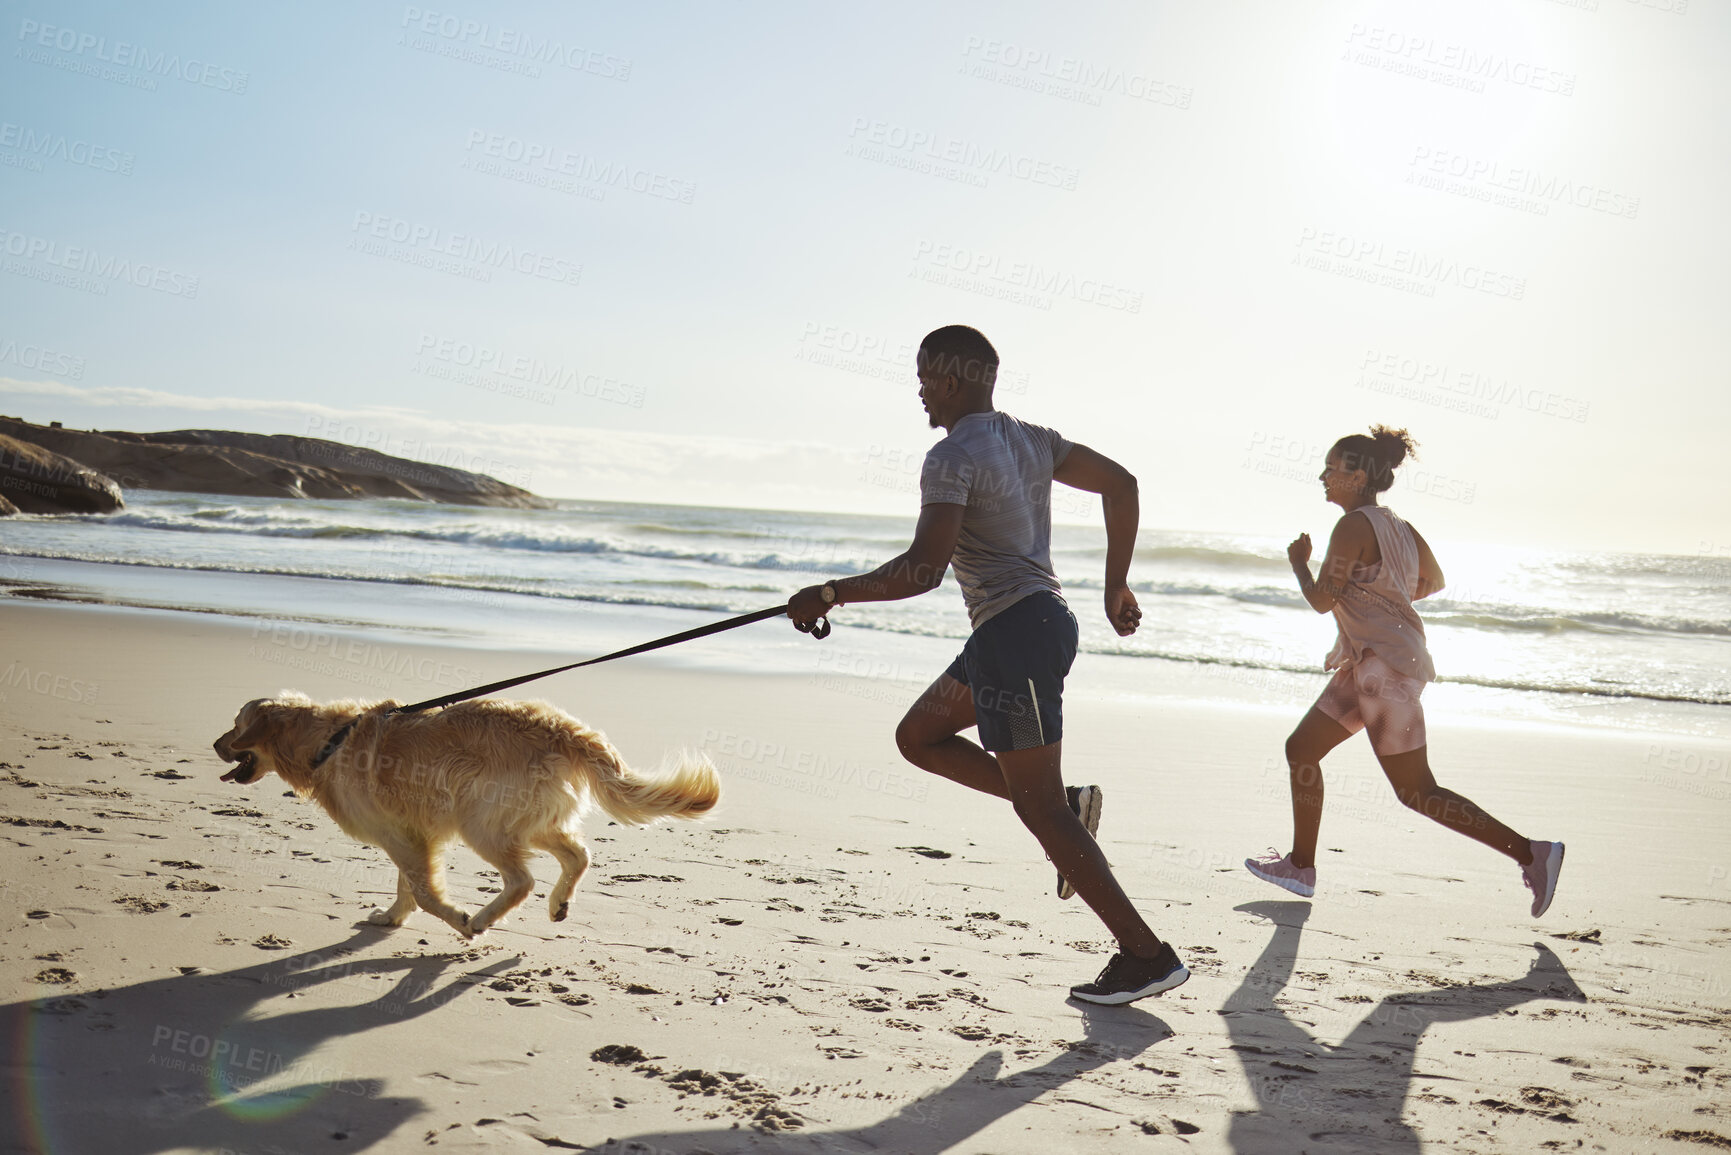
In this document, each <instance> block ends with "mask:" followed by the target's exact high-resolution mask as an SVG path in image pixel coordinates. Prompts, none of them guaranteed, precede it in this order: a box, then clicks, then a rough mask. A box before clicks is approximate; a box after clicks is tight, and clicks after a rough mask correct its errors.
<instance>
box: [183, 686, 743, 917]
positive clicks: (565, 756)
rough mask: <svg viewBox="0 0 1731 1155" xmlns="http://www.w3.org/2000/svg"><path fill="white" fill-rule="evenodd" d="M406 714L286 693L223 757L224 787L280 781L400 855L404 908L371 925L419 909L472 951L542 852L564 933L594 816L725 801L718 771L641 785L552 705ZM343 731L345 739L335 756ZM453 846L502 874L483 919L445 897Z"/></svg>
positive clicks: (699, 770)
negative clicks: (593, 809) (582, 824)
mask: <svg viewBox="0 0 1731 1155" xmlns="http://www.w3.org/2000/svg"><path fill="white" fill-rule="evenodd" d="M397 705H398V703H396V702H394V701H385V702H371V703H366V702H351V701H343V702H328V703H326V704H324V705H319V704H317V703H315V702H313V700H312V699H310V698H308V697H306V696H305V695H304V694H298V693H294V692H292V691H285V692H283V693H282V694H279V695H278V696H277V697H275V698H257V699H254V700H253V701H251V702H248V703H247V704H246V705H244V706H242V707H241V708H240V713H239V714H237V715H235V719H234V728H233V729H231V730H229V732H228V733H226V734H224V735H223V736H222V737H220V738H218V739H217V740H216V743H215V746H214V749H215V750H216V756H217V757H218V758H221V759H222V760H223V761H224V762H234V763H236V766H235V767H234V769H233V770H230V771H229V772H228V773H227V774H224V775H223V776H222V780H223V781H224V782H236V783H239V784H241V785H243V786H244V785H248V784H250V783H253V782H257V781H258V780H259V779H260V778H262V777H264V776H265V775H266V774H269V773H271V772H272V771H275V772H276V773H277V774H278V775H280V776H281V777H282V779H283V781H285V782H287V783H288V784H289V786H290V787H292V788H293V789H294V792H295V793H296V794H298V795H300V796H301V797H303V798H311V799H312V800H313V801H314V802H317V803H318V804H319V805H320V806H322V807H324V810H325V813H327V814H329V815H330V816H331V817H332V818H333V819H335V820H336V823H337V825H338V826H340V827H342V828H343V831H344V832H345V833H346V834H348V835H349V836H350V837H352V838H355V839H357V840H359V841H361V842H365V843H367V844H369V845H372V846H377V847H379V848H380V849H381V850H383V851H384V852H385V853H386V854H388V855H390V856H391V861H392V862H394V863H396V864H397V900H396V901H395V902H394V903H392V904H391V908H390V909H389V910H375V911H373V913H372V915H371V916H370V917H369V918H368V919H367V921H368V922H370V923H373V924H374V925H377V926H401V925H402V924H403V920H404V919H406V918H408V916H409V912H410V911H412V910H414V908H415V907H416V906H417V905H419V906H420V908H421V909H422V910H424V911H426V912H427V913H428V914H432V915H436V916H437V917H439V918H442V919H444V920H445V921H446V922H448V923H450V924H451V926H452V927H453V928H454V929H455V930H456V931H457V933H458V934H460V935H462V936H463V937H465V938H472V937H474V936H475V935H478V934H480V933H481V932H483V931H485V930H486V929H487V928H488V927H490V926H492V925H493V924H494V923H496V922H498V921H499V919H500V918H502V917H504V915H505V914H506V913H507V912H508V911H510V910H512V909H513V908H514V907H516V906H517V905H518V904H520V903H521V902H522V901H523V900H524V899H525V898H527V897H529V894H530V892H531V891H532V890H533V889H534V887H535V879H534V877H533V876H532V875H530V873H529V867H528V862H529V858H530V855H531V854H532V853H533V852H534V851H536V850H545V851H546V852H547V853H549V854H551V855H552V856H553V857H554V858H556V859H558V860H559V866H560V873H559V881H558V882H557V883H555V884H554V886H553V890H552V892H551V893H550V894H549V895H548V896H547V909H548V913H549V914H550V915H551V916H552V918H553V921H554V922H560V921H562V920H563V919H564V918H565V916H566V914H567V913H568V912H569V910H570V906H571V892H572V891H573V890H574V889H576V886H577V881H578V880H579V879H580V878H582V877H583V872H584V871H586V870H587V869H588V868H589V852H588V850H586V849H585V848H584V846H583V842H582V840H581V839H580V838H579V837H578V834H577V824H578V820H579V819H580V818H581V817H582V814H583V812H584V811H585V810H586V809H588V807H589V805H590V803H595V804H598V805H599V806H600V807H601V809H602V810H604V811H606V812H607V813H608V814H609V815H611V816H612V817H613V818H615V819H617V820H618V821H620V822H622V823H627V824H631V825H638V824H642V823H647V822H654V821H655V820H656V819H659V818H697V817H699V816H701V815H703V814H705V813H707V812H708V811H709V810H710V808H711V807H713V806H714V805H715V803H716V801H717V800H718V799H719V798H720V796H721V784H720V781H719V779H718V778H717V776H716V773H715V767H714V766H712V765H711V764H710V762H709V760H708V759H707V758H704V757H702V756H698V757H696V758H691V757H687V758H685V759H684V760H683V761H682V762H681V763H680V765H679V766H678V767H677V769H675V770H673V771H672V772H671V773H670V774H667V775H665V776H663V777H659V778H656V779H644V778H641V777H639V776H638V775H636V774H634V773H633V772H632V771H631V769H630V768H629V767H627V766H626V765H625V763H624V761H623V760H622V759H621V758H620V757H619V752H618V751H617V750H615V749H614V748H613V747H612V745H611V744H610V743H608V741H607V739H606V738H604V737H603V736H602V735H601V734H600V733H598V732H596V731H594V730H591V729H590V728H589V727H587V726H585V725H583V723H581V722H579V721H578V720H577V719H575V718H573V717H572V716H571V715H569V714H567V713H565V712H564V711H563V710H560V709H558V708H557V707H555V706H550V705H548V704H547V703H545V702H508V701H503V700H500V699H497V698H481V699H477V700H473V701H468V702H459V703H457V704H456V705H454V706H447V707H445V708H444V709H442V710H430V711H427V712H425V713H418V714H391V713H390V710H392V709H393V708H394V707H396V706H397ZM344 726H349V727H350V729H349V731H348V734H347V736H346V737H345V738H344V739H343V740H342V742H341V744H340V745H338V746H337V747H336V748H335V749H334V750H328V749H327V746H328V743H329V742H330V740H331V739H332V737H333V736H334V735H336V734H337V732H338V731H339V730H341V729H342V728H343V727H344ZM321 754H324V755H325V757H324V759H323V761H322V762H321V761H320V760H319V759H320V755H321ZM315 763H317V764H316V765H315ZM452 838H461V839H462V840H463V841H464V842H466V843H468V844H469V846H470V847H471V848H472V849H473V850H474V851H475V853H476V854H479V855H480V856H481V857H482V858H484V859H486V860H487V861H488V862H490V863H492V864H493V866H495V867H497V868H498V871H499V883H500V887H501V890H500V893H499V896H498V897H497V898H495V899H494V900H493V901H492V902H490V903H488V904H487V905H486V906H485V907H484V908H482V909H481V910H480V911H478V912H477V913H475V914H473V915H465V914H464V913H463V912H462V911H460V910H458V909H457V908H456V907H454V906H452V905H451V903H450V902H449V901H448V900H447V898H446V896H445V888H444V881H443V874H444V862H443V853H442V852H443V849H444V847H445V845H446V844H447V843H449V842H450V840H451V839H452Z"/></svg>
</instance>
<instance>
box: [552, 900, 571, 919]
mask: <svg viewBox="0 0 1731 1155" xmlns="http://www.w3.org/2000/svg"><path fill="white" fill-rule="evenodd" d="M570 913H571V904H570V903H569V902H562V903H560V904H559V909H558V910H555V911H554V912H553V921H554V922H564V921H565V917H566V916H567V915H569V914H570Z"/></svg>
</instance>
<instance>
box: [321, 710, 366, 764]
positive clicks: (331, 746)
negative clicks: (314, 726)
mask: <svg viewBox="0 0 1731 1155" xmlns="http://www.w3.org/2000/svg"><path fill="white" fill-rule="evenodd" d="M356 721H358V719H354V718H351V719H349V720H348V721H347V722H344V723H343V724H342V725H341V726H339V727H338V728H337V732H336V733H335V734H332V735H331V736H330V737H329V738H327V739H326V740H325V744H324V746H323V747H322V748H320V750H319V752H318V756H317V757H315V758H314V759H313V767H312V768H313V769H314V770H317V769H318V768H319V767H320V766H323V765H324V764H325V759H326V758H329V757H330V756H331V755H332V754H335V753H336V752H337V747H338V746H341V745H342V744H343V739H344V738H347V737H348V736H349V731H350V730H353V729H354V728H355V722H356Z"/></svg>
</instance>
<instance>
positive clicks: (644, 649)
mask: <svg viewBox="0 0 1731 1155" xmlns="http://www.w3.org/2000/svg"><path fill="white" fill-rule="evenodd" d="M785 613H787V606H785V605H779V606H770V607H769V608H768V609H766V610H755V611H753V612H752V613H749V614H740V615H739V616H738V617H737V618H728V619H727V620H726V621H722V622H711V623H710V624H709V625H707V626H698V627H697V628H696V629H694V630H685V631H682V632H681V633H677V634H669V635H667V636H666V637H665V638H656V639H655V640H654V641H653V642H644V643H643V644H642V645H637V646H632V647H630V648H629V649H624V650H616V651H614V652H613V653H611V654H603V655H601V656H600V657H599V658H589V659H587V660H586V661H582V662H572V663H571V664H570V665H568V666H555V667H553V668H552V669H551V670H542V671H540V672H539V673H535V674H524V675H523V676H522V677H520V678H506V679H505V680H504V681H503V682H491V683H489V684H488V685H485V686H477V687H475V688H474V689H472V690H459V691H457V692H456V693H455V694H446V695H445V696H444V697H442V698H428V699H427V700H426V701H425V702H416V703H414V704H413V705H409V706H398V707H396V708H395V709H393V710H389V711H387V712H386V713H385V714H384V715H383V716H384V717H387V718H388V717H390V716H391V715H392V714H419V713H420V712H421V711H423V710H437V709H439V708H440V707H443V706H454V705H456V704H457V703H458V702H467V701H468V700H469V699H470V698H479V697H481V696H482V695H483V694H492V693H496V692H497V691H499V690H509V689H510V688H511V687H512V686H521V685H522V684H523V683H524V682H533V681H535V680H536V679H538V678H549V677H552V676H553V675H554V674H563V673H564V672H565V671H566V670H577V669H581V668H582V667H584V666H597V665H600V664H601V663H602V662H611V661H613V660H614V659H615V658H629V657H631V656H632V655H633V654H646V653H648V652H649V651H650V650H659V649H661V648H662V647H663V646H676V645H678V644H679V643H680V642H691V641H696V640H697V639H698V638H706V637H708V636H709V635H710V634H719V633H722V632H723V631H725V630H732V629H737V628H739V627H740V626H749V625H750V624H751V623H753V622H761V621H766V620H768V619H769V618H774V617H780V616H781V615H783V614H785ZM793 624H794V628H795V629H798V630H800V631H801V632H804V633H809V634H811V636H812V637H814V638H818V639H820V640H821V639H823V638H827V637H829V630H830V625H829V619H828V618H819V619H817V621H815V622H813V623H812V624H811V625H809V626H802V625H800V624H799V623H798V622H795V623H793ZM358 721H360V719H359V718H354V719H351V720H350V721H348V722H345V723H344V724H343V725H342V727H341V728H339V729H338V730H337V732H336V733H335V734H332V735H331V736H330V738H329V740H327V741H326V742H325V744H324V747H323V749H321V750H320V751H319V752H318V756H317V757H316V758H314V759H313V764H312V768H313V769H314V770H317V769H318V768H319V767H320V766H322V765H324V762H325V759H327V758H329V757H330V756H331V755H332V754H335V753H336V752H337V748H338V747H339V746H341V745H342V744H343V740H344V739H346V738H347V737H348V736H349V731H351V730H353V729H354V728H355V723H356V722H358Z"/></svg>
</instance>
